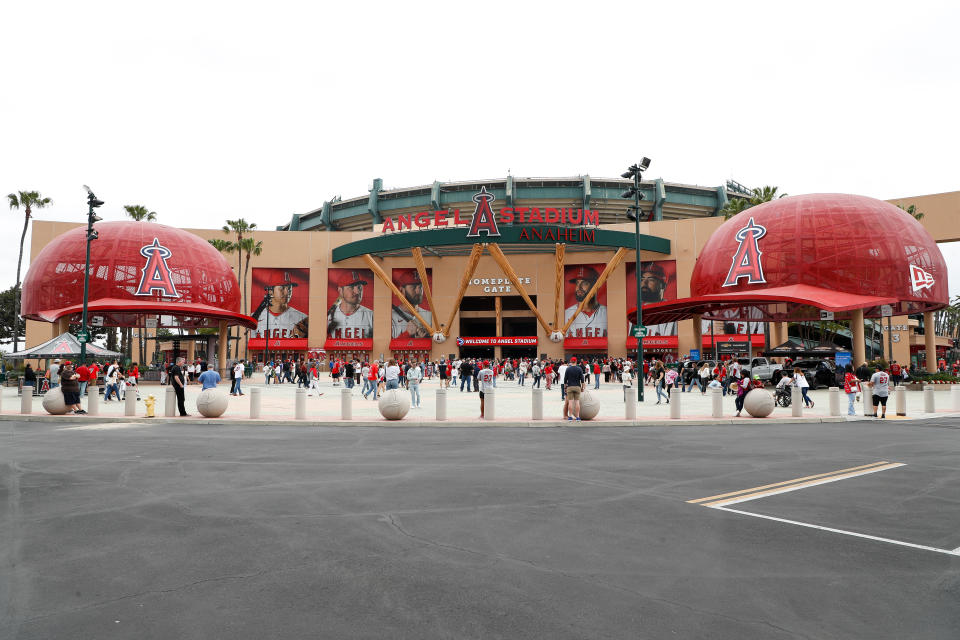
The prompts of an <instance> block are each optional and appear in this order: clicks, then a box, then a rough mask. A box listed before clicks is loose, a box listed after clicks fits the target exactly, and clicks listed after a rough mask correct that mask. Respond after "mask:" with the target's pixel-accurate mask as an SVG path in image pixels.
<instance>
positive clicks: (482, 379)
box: [477, 360, 495, 419]
mask: <svg viewBox="0 0 960 640" xmlns="http://www.w3.org/2000/svg"><path fill="white" fill-rule="evenodd" d="M477 384H478V385H479V389H480V418H481V419H482V418H483V417H484V415H483V413H484V400H483V397H484V394H485V393H488V392H490V391H493V388H494V386H495V385H494V379H493V369H491V368H490V362H489V361H487V360H484V361H483V368H482V369H480V371H479V372H478V373H477Z"/></svg>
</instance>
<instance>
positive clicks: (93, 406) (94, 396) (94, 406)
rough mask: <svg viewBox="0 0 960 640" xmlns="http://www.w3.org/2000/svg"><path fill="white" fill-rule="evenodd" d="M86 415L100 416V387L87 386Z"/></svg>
mask: <svg viewBox="0 0 960 640" xmlns="http://www.w3.org/2000/svg"><path fill="white" fill-rule="evenodd" d="M87 415H88V416H98V415H100V387H94V386H89V385H88V386H87Z"/></svg>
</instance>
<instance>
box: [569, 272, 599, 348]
mask: <svg viewBox="0 0 960 640" xmlns="http://www.w3.org/2000/svg"><path fill="white" fill-rule="evenodd" d="M599 278H600V274H599V273H597V270H596V269H594V268H593V267H589V266H579V267H577V268H576V269H575V270H574V275H573V277H572V278H570V282H572V283H573V284H574V285H575V286H576V288H575V289H574V296H575V297H576V299H577V303H576V304H573V305H571V306H569V307H567V308H566V309H565V310H564V313H563V319H564V322H566V321H568V320H570V318H572V317H573V314H574V313H575V312H576V310H577V306H579V304H580V303H581V302H582V301H583V300H584V298H586V297H587V294H588V293H590V289H591V288H593V284H594V283H595V282H596V281H597V280H598V279H599ZM567 335H568V336H570V337H575V338H604V337H606V335H607V307H606V305H602V304H600V303H599V302H597V296H596V295H594V296H593V297H592V298H590V302H588V303H587V304H586V305H584V307H583V311H581V312H580V313H578V314H577V317H576V318H574V320H573V323H572V324H571V325H570V328H569V329H567Z"/></svg>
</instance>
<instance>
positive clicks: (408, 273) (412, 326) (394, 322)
mask: <svg viewBox="0 0 960 640" xmlns="http://www.w3.org/2000/svg"><path fill="white" fill-rule="evenodd" d="M394 274H396V279H395V280H394V281H393V283H394V284H395V285H397V288H398V289H400V293H402V294H403V297H404V298H406V299H407V302H409V303H410V304H411V305H413V308H414V309H416V310H417V313H419V314H420V316H421V317H422V318H423V319H424V320H426V321H427V322H433V314H432V313H430V312H429V311H427V310H426V309H424V308H423V307H421V306H420V303H421V302H423V283H422V282H421V281H420V274H419V273H418V272H417V270H416V269H398V270H396V271H394ZM390 322H391V337H392V338H401V339H403V338H429V337H430V327H424V326H423V325H422V324H420V321H419V320H417V319H416V317H414V316H413V314H411V313H410V310H409V309H407V307H406V306H404V305H402V304H398V305H394V307H393V310H392V311H391V313H390Z"/></svg>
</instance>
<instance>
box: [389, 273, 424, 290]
mask: <svg viewBox="0 0 960 640" xmlns="http://www.w3.org/2000/svg"><path fill="white" fill-rule="evenodd" d="M394 283H395V284H396V285H397V286H398V287H405V286H407V285H411V284H423V283H422V281H421V280H420V274H419V273H417V270H416V269H403V270H401V271H400V272H399V275H398V276H397V279H396V280H395V282H394Z"/></svg>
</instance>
